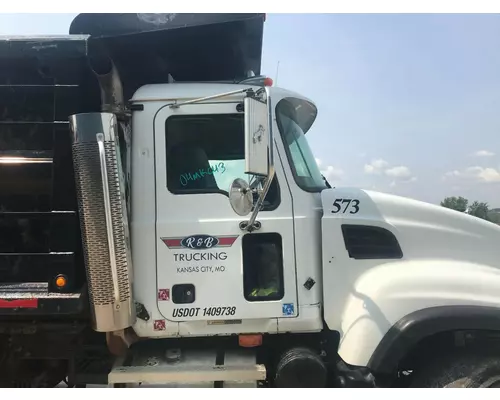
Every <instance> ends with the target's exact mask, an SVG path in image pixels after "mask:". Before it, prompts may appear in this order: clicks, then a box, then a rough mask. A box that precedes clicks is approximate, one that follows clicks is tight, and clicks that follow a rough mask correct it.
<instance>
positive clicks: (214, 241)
mask: <svg viewBox="0 0 500 400" xmlns="http://www.w3.org/2000/svg"><path fill="white" fill-rule="evenodd" d="M236 239H238V235H229V236H209V235H192V236H187V237H175V238H165V237H162V238H161V240H162V241H163V243H165V244H166V245H167V247H168V248H169V249H193V250H195V249H196V250H209V249H212V248H215V247H231V246H232V245H233V243H234V242H236Z"/></svg>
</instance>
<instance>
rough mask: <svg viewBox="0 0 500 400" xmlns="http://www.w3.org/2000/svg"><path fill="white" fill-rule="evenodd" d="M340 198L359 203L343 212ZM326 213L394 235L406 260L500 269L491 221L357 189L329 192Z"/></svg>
mask: <svg viewBox="0 0 500 400" xmlns="http://www.w3.org/2000/svg"><path fill="white" fill-rule="evenodd" d="M337 199H352V200H358V202H359V205H358V207H359V211H358V212H357V213H351V212H354V211H355V210H354V209H353V208H352V204H353V203H352V202H351V205H350V207H348V208H347V210H346V212H345V213H344V212H342V211H343V209H344V206H342V209H341V211H340V212H339V213H333V211H336V207H335V206H333V204H334V202H335V200H337ZM322 202H323V210H324V213H325V215H328V216H329V217H330V216H333V218H334V219H337V218H338V223H339V228H340V226H341V225H344V224H357V225H372V226H378V227H382V228H385V229H388V230H389V231H391V232H392V233H393V234H394V235H395V237H396V238H397V240H398V242H399V245H400V247H401V250H402V252H403V259H406V260H417V259H434V260H449V261H451V260H455V261H460V262H470V263H474V264H480V265H483V266H486V265H488V266H493V267H498V266H499V264H500V247H499V246H498V243H500V227H499V226H498V225H496V224H493V223H491V222H488V221H485V220H482V219H480V218H477V217H473V216H470V215H467V214H464V213H461V212H458V211H454V210H450V209H447V208H444V207H441V206H437V205H433V204H429V203H425V202H421V201H417V200H413V199H409V198H405V197H400V196H395V195H390V194H386V193H380V192H374V191H367V190H362V189H358V188H337V189H328V190H324V191H323V192H322ZM329 221H332V220H330V219H329Z"/></svg>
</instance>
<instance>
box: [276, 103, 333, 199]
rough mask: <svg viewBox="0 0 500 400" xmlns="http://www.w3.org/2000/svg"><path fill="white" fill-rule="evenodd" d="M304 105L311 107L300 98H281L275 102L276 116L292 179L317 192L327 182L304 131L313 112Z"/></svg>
mask: <svg viewBox="0 0 500 400" xmlns="http://www.w3.org/2000/svg"><path fill="white" fill-rule="evenodd" d="M307 109H309V110H313V109H312V108H311V107H310V105H309V103H307V102H305V101H303V100H299V99H292V98H287V99H283V100H281V101H280V102H279V103H278V104H277V106H276V119H277V123H278V128H279V130H280V133H281V137H282V139H283V143H284V145H285V149H286V153H287V158H288V162H289V163H290V166H291V169H292V173H293V177H294V179H295V182H296V183H297V185H298V186H299V187H300V188H301V189H302V190H305V191H307V192H320V191H322V190H323V189H326V188H327V184H326V182H325V180H324V179H323V176H322V175H321V172H320V170H319V168H318V164H317V163H316V159H315V158H314V155H313V153H312V151H311V148H310V147H309V144H308V143H307V140H306V137H305V135H304V130H306V131H307V129H309V127H310V125H311V123H312V121H314V118H315V117H316V112H315V110H313V111H314V112H312V111H306V110H307Z"/></svg>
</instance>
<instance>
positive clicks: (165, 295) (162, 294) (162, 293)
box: [158, 289, 170, 301]
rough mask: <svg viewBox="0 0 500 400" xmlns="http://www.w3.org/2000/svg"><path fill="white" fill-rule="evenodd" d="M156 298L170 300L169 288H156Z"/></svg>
mask: <svg viewBox="0 0 500 400" xmlns="http://www.w3.org/2000/svg"><path fill="white" fill-rule="evenodd" d="M158 300H160V301H169V300H170V289H160V290H158Z"/></svg>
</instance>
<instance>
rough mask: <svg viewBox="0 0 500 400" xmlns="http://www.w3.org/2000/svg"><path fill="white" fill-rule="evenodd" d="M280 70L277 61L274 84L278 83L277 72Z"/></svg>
mask: <svg viewBox="0 0 500 400" xmlns="http://www.w3.org/2000/svg"><path fill="white" fill-rule="evenodd" d="M279 72H280V62H279V61H278V65H277V66H276V79H275V80H274V84H275V85H277V84H278V73H279Z"/></svg>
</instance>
